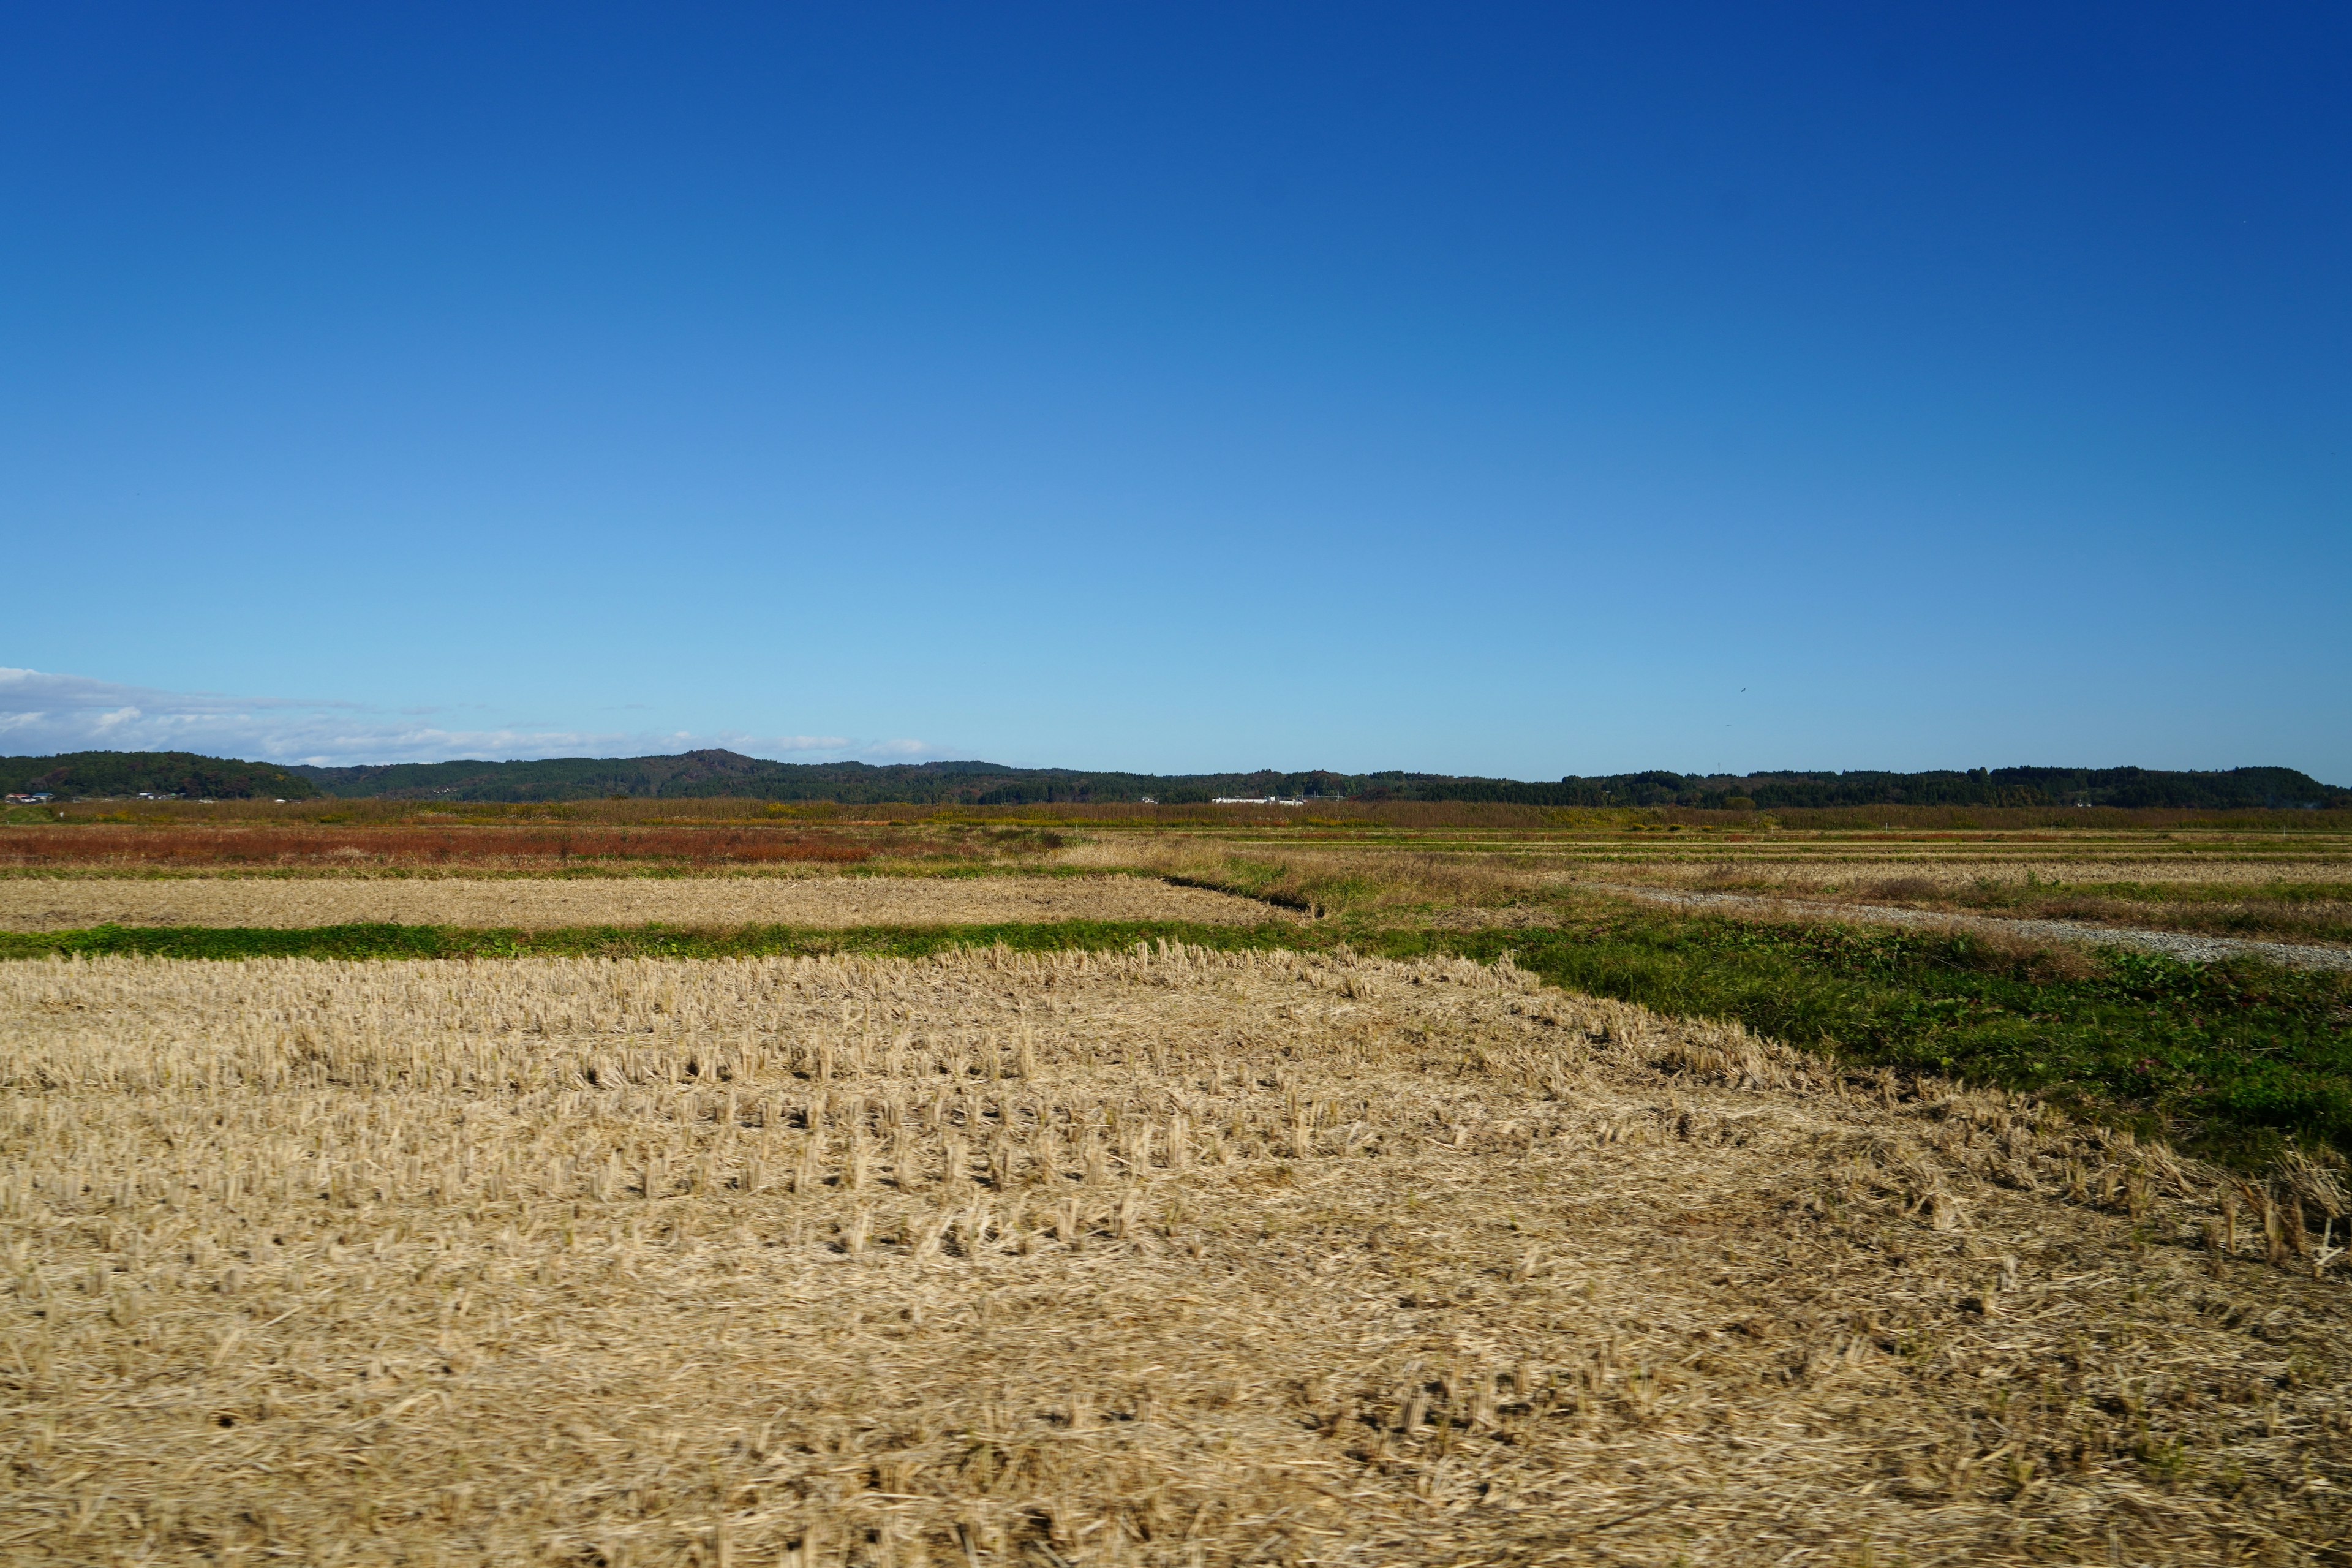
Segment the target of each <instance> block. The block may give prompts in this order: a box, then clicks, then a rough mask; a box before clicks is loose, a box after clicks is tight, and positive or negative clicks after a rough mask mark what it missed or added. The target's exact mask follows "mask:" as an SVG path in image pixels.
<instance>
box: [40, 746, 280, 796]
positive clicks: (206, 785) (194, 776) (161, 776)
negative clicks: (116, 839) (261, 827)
mask: <svg viewBox="0 0 2352 1568" xmlns="http://www.w3.org/2000/svg"><path fill="white" fill-rule="evenodd" d="M41 791H47V792H48V793H50V794H52V795H58V796H60V797H62V798H65V799H75V798H85V799H86V798H90V797H104V796H111V795H142V794H144V795H180V796H184V797H185V798H187V799H189V800H202V799H212V800H251V799H254V798H255V797H256V796H258V797H260V798H262V799H277V800H309V799H311V798H313V797H315V796H316V795H318V794H319V786H318V785H316V784H312V783H311V782H310V780H309V779H307V778H304V777H302V776H301V775H300V774H299V773H298V772H295V771H293V770H290V769H288V768H285V767H281V766H280V765H278V763H241V762H237V761H236V760H234V759H232V758H228V757H202V756H198V755H197V754H196V753H195V752H60V753H59V754H58V755H56V756H53V757H0V793H5V794H7V795H32V794H37V793H39V792H41Z"/></svg>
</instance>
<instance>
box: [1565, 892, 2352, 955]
mask: <svg viewBox="0 0 2352 1568" xmlns="http://www.w3.org/2000/svg"><path fill="white" fill-rule="evenodd" d="M1576 886H1578V887H1580V888H1587V889H1591V890H1592V891H1594V892H1601V893H1615V894H1619V895H1621V896H1623V897H1626V898H1634V899H1643V900H1648V901H1650V902H1652V903H1661V904H1676V905H1680V906H1682V907H1684V908H1686V909H1736V910H1751V911H1755V912H1759V913H1767V914H1780V915H1801V916H1803V917H1805V918H1807V919H1811V920H1841V921H1864V922H1865V923H1867V924H1873V925H1912V926H1935V927H1938V928H1951V927H1960V928H1963V929H1967V930H1973V931H2000V932H2008V933H2013V934H2021V935H2025V936H2032V937H2039V938H2042V939H2043V940H2046V941H2058V942H2090V943H2093V944H2095V945H2098V946H2103V947H2129V948H2137V949H2139V950H2141V951H2144V952H2160V953H2163V954H2164V955H2165V956H2166V957H2168V958H2178V959H2180V960H2183V961H2184V962H2187V963H2216V962H2218V961H2220V960H2222V959H2229V958H2258V959H2261V960H2263V962H2264V963H2277V964H2284V965H2285V966H2287V967H2289V968H2294V969H2345V970H2352V948H2342V947H2328V946H2325V945H2322V944H2320V943H2316V942H2258V941H2254V940H2252V939H2251V938H2246V937H2233V936H2193V935H2190V934H2189V933H2188V932H2185V931H2145V930H2137V929H2134V928H2132V927H2128V926H2103V925H2085V924H2082V923H2080V922H2077V921H2045V920H2033V919H2031V918H2027V917H2011V916H2006V915H1972V914H1957V913H1946V912H1943V911H1941V910H1909V909H1903V908H1900V907H1897V906H1895V905H1890V904H1850V903H1840V902H1835V901H1832V900H1818V899H1789V898H1775V897H1772V896H1770V895H1768V894H1761V893H1706V892H1693V891H1689V890H1686V889H1675V888H1658V887H1649V886H1644V885H1643V884H1642V883H1638V882H1580V883H1577V884H1576Z"/></svg>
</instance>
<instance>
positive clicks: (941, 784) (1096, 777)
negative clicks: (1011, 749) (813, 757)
mask: <svg viewBox="0 0 2352 1568" xmlns="http://www.w3.org/2000/svg"><path fill="white" fill-rule="evenodd" d="M292 771H293V772H295V773H300V774H301V775H302V776H304V777H305V778H308V779H310V781H311V782H313V783H314V784H317V785H318V786H319V788H320V790H321V791H323V792H324V793H326V794H328V795H341V796H347V797H360V796H378V797H383V796H389V797H394V798H405V799H419V800H422V799H438V800H485V801H488V800H504V801H524V800H582V799H590V798H593V797H595V796H599V795H656V796H696V795H746V796H751V797H753V798H757V799H762V800H776V801H821V800H822V801H839V802H841V803H843V804H845V805H878V804H883V803H889V802H900V801H903V802H906V803H908V804H910V805H948V804H957V803H961V804H964V805H1033V804H1049V803H1055V802H1081V801H1133V800H1139V799H1141V798H1142V797H1144V796H1146V795H1149V796H1151V797H1152V798H1153V799H1155V800H1158V801H1160V802H1161V803H1162V804H1164V805H1184V804H1191V803H1194V802H1200V801H1206V800H1210V799H1213V798H1215V797H1217V796H1219V795H1246V796H1264V795H1282V796H1286V797H1299V796H1304V797H1307V798H1309V799H1316V798H1320V799H1349V800H1433V801H1434V800H1449V801H1502V802H1509V803H1515V804H1521V805H1586V806H1602V805H1690V806H1721V805H1727V804H1729V805H1740V804H1746V803H1752V804H1754V805H1757V806H1758V807H1759V808H1763V809H1768V810H1769V809H1770V808H1772V807H1776V806H1840V805H1988V806H1990V805H2074V804H2076V803H2078V802H2079V803H2081V804H2084V805H2114V806H2172V807H2177V808H2185V809H2190V810H2216V809H2218V810H2242V809H2245V808H2248V807H2259V806H2319V805H2337V806H2352V790H2345V789H2338V788H2336V787H2333V786H2331V785H2328V784H2321V783H2320V782H2319V781H2317V780H2316V779H2314V778H2312V777H2311V776H2310V775H2308V774H2306V773H2297V772H2295V771H2294V769H2292V768H2233V769H2231V770H2230V771H2228V772H2226V773H2166V772H2161V771H2158V770H2154V769H2147V768H1994V769H1990V770H1987V769H1983V768H1978V769H1973V770H1969V771H1966V772H1961V771H1945V772H1934V773H1874V772H1854V773H1837V772H1823V773H1744V774H1724V773H1717V774H1708V775H1705V776H1701V775H1696V774H1690V775H1685V774H1682V773H1663V772H1654V773H1614V774H1610V775H1607V776H1604V777H1597V778H1579V777H1575V776H1570V777H1567V778H1563V779H1560V780H1559V781H1558V782H1557V783H1549V782H1547V783H1528V782H1524V781H1521V780H1517V779H1487V778H1463V777H1455V776H1454V775H1451V774H1446V773H1326V772H1319V771H1318V772H1311V773H1276V772H1272V771H1263V772H1257V773H1174V774H1170V773H1092V772H1086V771H1082V770H1077V769H1071V768H1013V767H1006V766H1004V765H1003V764H1002V763H979V762H964V763H890V764H887V765H883V766H878V767H877V766H875V765H872V764H870V763H772V762H764V761H761V759H759V758H756V757H747V756H743V755H741V754H740V753H739V752H726V751H704V752H683V753H680V754H679V755H677V756H667V757H624V758H606V759H598V758H590V757H562V758H556V759H552V760H549V761H545V762H526V763H479V762H458V763H394V764H390V765H386V766H380V767H359V768H311V767H298V768H295V769H293V770H292Z"/></svg>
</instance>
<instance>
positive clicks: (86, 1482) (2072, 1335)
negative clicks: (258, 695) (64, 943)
mask: <svg viewBox="0 0 2352 1568" xmlns="http://www.w3.org/2000/svg"><path fill="white" fill-rule="evenodd" d="M0 1139H5V1154H6V1170H7V1175H6V1178H5V1181H4V1182H0V1249H4V1250H5V1258H7V1259H8V1260H9V1267H10V1279H11V1282H12V1283H13V1287H14V1290H13V1294H12V1295H11V1296H10V1297H8V1298H6V1299H5V1301H0V1312H5V1314H6V1318H7V1323H6V1329H7V1334H8V1342H9V1344H10V1346H11V1348H12V1355H11V1358H10V1360H9V1362H8V1363H5V1365H0V1382H5V1383H7V1384H9V1385H10V1386H9V1388H8V1391H7V1398H8V1401H9V1404H10V1406H11V1410H12V1422H13V1425H14V1426H15V1429H16V1432H17V1433H18V1434H19V1436H20V1441H19V1442H18V1445H17V1447H16V1451H15V1456H14V1458H13V1460H12V1463H13V1465H14V1467H15V1468H14V1473H13V1477H12V1484H11V1487H10V1488H9V1489H8V1490H7V1492H6V1493H5V1496H0V1537H5V1540H7V1542H9V1547H8V1550H9V1552H10V1553H11V1554H12V1555H14V1556H16V1558H17V1559H18V1560H23V1561H44V1560H47V1561H57V1562H77V1563H79V1562H92V1561H108V1560H112V1559H115V1558H118V1557H120V1558H125V1559H138V1558H142V1557H143V1558H145V1559H147V1560H160V1561H171V1560H194V1559H197V1558H223V1557H228V1556H233V1555H239V1554H253V1555H256V1556H257V1557H263V1556H267V1557H286V1558H290V1559H294V1560H306V1561H308V1560H325V1559H328V1558H337V1559H340V1560H345V1561H354V1562H358V1561H387V1562H388V1561H395V1560H397V1561H410V1560H416V1559H418V1558H421V1557H422V1558H430V1557H437V1558H440V1559H441V1560H445V1561H496V1562H502V1563H505V1562H534V1561H539V1562H551V1563H552V1562H562V1563H586V1562H602V1563H622V1562H627V1563H636V1564H640V1565H652V1564H669V1563H677V1564H683V1563H705V1564H708V1563H714V1562H720V1561H725V1562H733V1563H776V1562H792V1563H809V1564H814V1563H899V1564H904V1563H915V1562H920V1561H929V1562H934V1563H937V1562H942V1561H952V1562H964V1563H981V1564H983V1565H986V1568H997V1565H998V1564H1011V1563H1027V1562H1037V1563H1056V1562H1059V1563H1240V1562H1244V1561H1298V1562H1305V1561H1323V1562H1331V1561H1341V1560H1361V1561H1366V1562H1379V1561H1412V1562H1432V1563H1434V1562H1457V1561H1464V1560H1478V1561H1487V1562H1517V1563H1534V1562H1539V1561H1551V1560H1558V1561H1568V1560H1581V1559H1584V1558H1587V1557H1591V1556H1596V1555H1607V1556H1610V1557H1612V1558H1614V1559H1622V1560H1626V1561H1633V1562H1655V1563H1667V1562H1670V1561H1674V1560H1675V1559H1677V1558H1680V1559H1683V1560H1688V1561H1705V1562H1713V1563H1780V1562H1790V1561H1798V1560H1816V1561H1824V1562H1837V1563H1853V1562H1857V1561H1872V1560H1875V1561H1892V1560H1897V1559H1898V1558H1900V1557H1902V1556H1906V1555H1907V1556H1908V1557H1909V1558H1910V1559H1911V1560H1913V1561H1920V1562H1924V1561H1928V1560H1931V1559H1938V1558H1949V1557H1956V1556H1957V1557H1962V1558H1966V1559H1967V1560H1969V1561H1973V1562H1987V1563H1995V1562H2038V1561H2046V1560H2050V1559H2052V1558H2053V1557H2054V1558H2061V1559H2076V1560H2079V1559H2085V1558H2089V1557H2094V1556H2095V1557H2099V1558H2102V1559H2105V1558H2107V1557H2109V1556H2111V1555H2113V1554H2116V1553H2122V1554H2123V1555H2124V1558H2125V1560H2127V1561H2130V1560H2142V1559H2145V1560H2156V1559H2158V1558H2165V1557H2170V1558H2173V1559H2177V1560H2185V1561H2216V1562H2219V1561H2227V1560H2231V1558H2232V1557H2233V1556H2238V1555H2246V1554H2249V1553H2252V1554H2257V1555H2259V1554H2261V1553H2263V1552H2269V1551H2270V1550H2271V1549H2272V1547H2273V1545H2276V1546H2278V1547H2279V1549H2280V1550H2284V1551H2289V1552H2294V1551H2309V1550H2327V1549H2331V1548H2329V1547H2328V1546H2327V1543H2328V1542H2333V1541H2334V1540H2336V1538H2337V1537H2338V1536H2339V1535H2340V1533H2341V1531H2342V1524H2341V1510H2340V1507H2339V1505H2338V1501H2337V1494H2336V1492H2335V1491H2334V1490H2333V1489H2332V1487H2330V1486H2327V1485H2323V1484H2316V1483H2319V1482H2323V1481H2325V1479H2326V1478H2327V1477H2329V1476H2331V1475H2334V1476H2341V1475H2343V1474H2345V1473H2346V1472H2347V1468H2352V1422H2347V1420H2346V1418H2345V1415H2344V1411H2345V1409H2346V1399H2347V1393H2352V1381H2347V1379H2352V1369H2347V1344H2352V1332H2347V1331H2352V1309H2347V1300H2352V1298H2347V1292H2346V1289H2345V1287H2344V1285H2343V1283H2342V1281H2341V1279H2340V1275H2341V1271H2342V1268H2343V1263H2342V1260H2341V1258H2339V1257H2329V1258H2322V1256H2321V1254H2320V1251H2319V1250H2318V1248H2319V1246H2320V1242H2321V1235H2320V1232H2321V1231H2322V1230H2323V1228H2324V1229H2325V1232H2326V1236H2327V1237H2335V1238H2336V1239H2340V1224H2341V1221H2340V1220H2339V1219H2338V1218H2337V1217H2336V1216H2337V1215H2340V1214H2341V1212H2342V1208H2343V1199H2342V1194H2341V1193H2340V1191H2339V1190H2338V1189H2337V1187H2336V1185H2335V1184H2334V1182H2333V1180H2332V1178H2331V1177H2330V1176H2329V1175H2328V1173H2326V1172H2325V1171H2322V1170H2319V1169H2317V1168H2315V1167H2310V1166H2301V1167H2296V1168H2295V1169H2294V1172H2293V1173H2291V1177H2290V1179H2289V1180H2288V1181H2287V1182H2286V1183H2284V1184H2279V1185H2275V1186H2266V1187H2261V1188H2254V1187H2245V1186H2241V1185H2239V1184H2234V1183H2232V1182H2230V1181H2228V1180H2226V1179H2224V1178H2221V1177H2220V1176H2219V1175H2218V1174H2216V1173H2210V1172H2208V1171H2205V1170H2203V1169H2201V1168H2200V1167H2197V1166H2195V1165H2193V1164H2189V1163H2184V1162H2182V1161H2179V1160H2177V1159H2175V1158H2174V1157H2173V1156H2171V1155H2170V1154H2169V1153H2168V1152H2166V1151H2165V1150H2163V1149H2162V1148H2161V1147H2153V1146H2150V1145H2147V1144H2146V1143H2143V1142H2136V1141H2134V1140H2132V1139H2130V1138H2128V1137H2126V1136H2123V1135H2120V1134H2118V1133H2115V1132H2109V1131H2100V1130H2098V1129H2095V1128H2092V1127H2088V1126H2084V1125H2081V1124H2077V1123H2073V1122H2070V1121H2067V1120H2066V1119H2065V1118H2064V1117H2063V1115H2060V1114H2058V1113H2056V1112H2054V1111H2053V1110H2050V1109H2048V1108H2046V1107H2044V1106H2042V1105H2039V1104H2037V1103H2035V1102H2033V1101H2032V1100H2022V1099H2019V1098H2015V1097H2012V1096H2008V1095H2003V1094H2000V1093H1986V1092H1967V1091H1961V1090H1958V1089H1954V1088H1952V1087H1950V1086H1948V1085H1941V1086H1939V1085H1937V1084H1936V1083H1934V1082H1931V1081H1906V1080H1903V1079H1897V1078H1896V1077H1895V1076H1894V1075H1892V1074H1864V1073H1853V1072H1843V1071H1840V1070H1837V1069H1835V1068H1831V1067H1829V1066H1827V1065H1825V1064H1823V1063H1822V1062H1820V1061H1818V1060H1815V1059H1812V1058H1806V1057H1804V1056H1801V1055H1800V1054H1797V1053H1794V1052H1790V1051H1788V1050H1786V1049H1783V1048H1780V1047H1771V1046H1769V1045H1767V1044H1765V1043H1764V1042H1761V1041H1759V1040H1758V1039H1756V1038H1755V1037H1752V1036H1749V1035H1748V1034H1747V1033H1745V1032H1744V1031H1742V1030H1740V1029H1738V1028H1737V1027H1733V1026H1721V1025H1706V1024H1691V1023H1684V1022H1677V1021H1675V1020H1671V1019H1667V1018H1663V1017H1660V1016H1655V1015H1654V1014H1651V1013H1649V1012H1646V1011H1644V1010H1643V1009H1641V1008H1638V1007H1633V1006H1630V1005H1623V1004H1618V1003H1611V1002H1594V1001H1589V1000H1585V999H1581V998H1579V997H1575V996H1571V995H1563V994H1559V993H1558V992H1555V991H1551V990H1549V989H1546V988H1543V987H1540V986H1538V984H1535V983H1534V981H1533V980H1532V979H1531V978H1530V977H1529V976H1528V975H1526V974H1524V973H1521V972H1519V971H1517V970H1514V969H1512V968H1509V967H1507V966H1504V967H1480V966H1476V965H1472V964H1468V963H1461V962H1458V961H1431V962H1424V963H1388V962H1383V961H1379V960H1372V959H1359V958H1353V957H1349V956H1347V955H1344V954H1330V955H1324V956H1311V955H1310V956H1301V955H1297V954H1289V953H1278V952H1277V953H1262V952H1260V953H1224V954H1220V953H1212V952H1201V951H1198V950H1189V949H1182V948H1173V949H1161V950H1159V951H1156V952H1152V951H1144V952H1124V953H1114V954H1105V953H1063V954H1057V955H1053V956H1049V957H1034V958H1023V957H1015V956H1013V955H1009V954H1003V953H994V952H985V951H982V952H959V953H953V954H949V955H946V956H943V957H941V958H939V959H935V960H931V961H927V962H922V963H901V962H877V961H870V960H856V959H849V960H843V959H832V960H823V961H806V960H773V961H760V962H747V963H594V962H591V963H573V962H555V961H524V962H511V963H472V964H466V965H447V964H438V963H424V964H409V963H373V964H367V963H363V964H335V963H307V962H261V963H243V964H235V963H213V964H186V963H160V962H153V961H140V960H104V961H98V962H85V963H11V964H6V965H0Z"/></svg>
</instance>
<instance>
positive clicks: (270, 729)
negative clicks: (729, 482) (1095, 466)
mask: <svg viewBox="0 0 2352 1568" xmlns="http://www.w3.org/2000/svg"><path fill="white" fill-rule="evenodd" d="M445 712H446V710H435V709H417V708H404V709H400V710H396V711H386V710H381V709H376V708H372V707H369V706H368V705H366V704H364V703H359V702H343V701H335V700H306V699H300V698H289V697H232V696H225V695H223V694H221V693H219V692H213V691H163V690H158V689H154V688H152V687H145V686H125V685H121V684H119V683H117V682H114V681H110V680H100V679H95V678H93V677H90V676H86V675H57V674H52V673H50V672H48V671H46V670H38V669H12V668H5V667H0V752H15V753H19V754H26V755H34V756H40V755H46V754H48V753H50V752H87V751H125V752H204V753H205V754H207V755H211V756H226V757H244V758H250V759H258V760H263V761H268V762H278V763H313V764H316V765H318V766H321V767H345V766H350V765H352V764H353V763H416V762H443V761H446V760H448V759H450V758H455V757H482V758H488V759H492V760H499V761H504V760H512V759H518V758H529V757H565V756H572V757H577V756H605V757H613V756H645V755H650V754H656V753H661V752H685V751H695V750H699V749H702V748H706V747H724V748H725V749H727V750H730V751H736V752H745V753H747V754H749V755H751V756H758V757H770V758H775V759H780V760H791V761H799V762H814V761H829V760H837V759H841V758H848V757H856V758H872V759H875V760H887V761H892V762H908V761H913V760H916V759H919V758H921V757H925V756H936V755H939V754H940V753H939V752H936V751H935V750H933V749H931V748H929V747H926V746H925V745H924V744H923V743H922V742H919V741H881V742H860V741H857V740H855V739H853V738H851V737H849V736H846V735H761V734H755V733H752V732H750V731H731V730H730V731H720V732H719V733H716V734H708V735H705V734H697V733H695V732H694V731H687V730H670V731H644V730H638V731H626V730H585V729H567V728H563V727H561V726H557V725H541V724H529V723H513V724H499V725H490V726H486V727H481V728H463V727H457V726H454V725H450V724H448V723H447V722H446V721H444V722H441V723H436V722H433V721H432V720H433V719H434V717H435V716H436V715H437V714H441V713H445Z"/></svg>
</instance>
